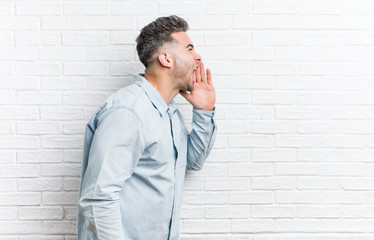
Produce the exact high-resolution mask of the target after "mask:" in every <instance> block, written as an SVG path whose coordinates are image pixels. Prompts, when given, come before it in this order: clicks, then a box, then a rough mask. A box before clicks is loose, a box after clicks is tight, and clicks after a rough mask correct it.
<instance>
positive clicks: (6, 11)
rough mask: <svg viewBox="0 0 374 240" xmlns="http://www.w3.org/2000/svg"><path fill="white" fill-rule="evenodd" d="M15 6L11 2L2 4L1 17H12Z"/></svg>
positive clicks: (0, 6)
mask: <svg viewBox="0 0 374 240" xmlns="http://www.w3.org/2000/svg"><path fill="white" fill-rule="evenodd" d="M12 7H13V4H11V2H4V3H0V16H10V15H11V13H12Z"/></svg>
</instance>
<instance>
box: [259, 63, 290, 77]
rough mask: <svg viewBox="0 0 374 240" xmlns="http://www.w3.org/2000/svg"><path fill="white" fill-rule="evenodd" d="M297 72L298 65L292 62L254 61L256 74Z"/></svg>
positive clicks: (288, 73)
mask: <svg viewBox="0 0 374 240" xmlns="http://www.w3.org/2000/svg"><path fill="white" fill-rule="evenodd" d="M296 72H297V68H296V65H295V64H291V63H268V62H266V63H263V62H255V63H253V74H254V75H263V76H266V75H295V74H296Z"/></svg>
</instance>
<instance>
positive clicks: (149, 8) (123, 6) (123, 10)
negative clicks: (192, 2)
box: [110, 1, 188, 16]
mask: <svg viewBox="0 0 374 240" xmlns="http://www.w3.org/2000/svg"><path fill="white" fill-rule="evenodd" d="M157 5H159V6H160V10H159V11H160V12H158V6H157ZM168 6H170V8H171V9H173V2H169V3H168ZM178 7H179V9H183V10H186V12H187V11H188V9H185V7H186V4H185V3H183V2H182V3H180V4H179V5H178ZM174 9H175V10H177V9H176V8H174ZM186 12H184V14H185V13H186ZM157 13H159V14H162V15H166V14H165V13H163V12H162V2H160V3H159V4H157V3H156V2H152V1H136V2H111V3H110V14H111V15H124V16H128V15H136V16H139V15H140V16H141V15H146V16H147V15H148V16H149V15H155V14H157ZM173 14H179V13H178V12H173Z"/></svg>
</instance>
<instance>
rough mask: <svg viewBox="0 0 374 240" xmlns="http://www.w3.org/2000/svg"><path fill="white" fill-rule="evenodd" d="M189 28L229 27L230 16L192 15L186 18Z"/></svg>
mask: <svg viewBox="0 0 374 240" xmlns="http://www.w3.org/2000/svg"><path fill="white" fill-rule="evenodd" d="M186 20H187V21H188V25H189V26H190V27H191V29H194V30H198V29H200V30H201V29H210V30H211V29H215V30H217V29H229V28H231V18H230V16H217V15H216V16H214V15H210V16H199V15H197V16H193V17H191V18H186Z"/></svg>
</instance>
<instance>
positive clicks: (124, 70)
mask: <svg viewBox="0 0 374 240" xmlns="http://www.w3.org/2000/svg"><path fill="white" fill-rule="evenodd" d="M144 69H145V68H144V66H143V65H142V64H141V63H138V62H136V63H127V62H125V63H118V62H112V63H110V66H109V73H110V76H120V77H123V76H133V75H134V73H142V72H144Z"/></svg>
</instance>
